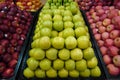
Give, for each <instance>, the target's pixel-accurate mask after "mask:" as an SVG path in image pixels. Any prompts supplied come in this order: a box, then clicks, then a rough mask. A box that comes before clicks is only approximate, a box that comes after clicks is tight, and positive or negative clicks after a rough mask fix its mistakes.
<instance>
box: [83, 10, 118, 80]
mask: <svg viewBox="0 0 120 80" xmlns="http://www.w3.org/2000/svg"><path fill="white" fill-rule="evenodd" d="M81 12H82V14H83V16H84V20H85V21H86V24H87V25H88V29H89V31H90V35H91V38H92V41H93V43H94V47H95V48H94V49H96V51H97V53H98V57H99V59H100V60H99V61H100V62H101V63H102V67H103V69H104V72H105V75H106V78H107V79H108V80H109V79H111V80H120V75H118V76H112V75H110V74H109V72H108V69H107V67H106V65H105V63H104V61H103V57H102V53H101V51H100V48H99V46H98V45H97V41H96V40H95V37H94V35H93V32H92V29H91V28H90V24H89V22H88V19H87V16H86V14H85V11H81Z"/></svg>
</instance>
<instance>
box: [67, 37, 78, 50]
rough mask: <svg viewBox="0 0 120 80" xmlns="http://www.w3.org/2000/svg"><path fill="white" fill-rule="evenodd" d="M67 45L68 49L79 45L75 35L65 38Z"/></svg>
mask: <svg viewBox="0 0 120 80" xmlns="http://www.w3.org/2000/svg"><path fill="white" fill-rule="evenodd" d="M65 46H66V48H67V49H74V48H76V46H77V40H76V38H75V37H73V36H69V37H67V38H66V39H65Z"/></svg>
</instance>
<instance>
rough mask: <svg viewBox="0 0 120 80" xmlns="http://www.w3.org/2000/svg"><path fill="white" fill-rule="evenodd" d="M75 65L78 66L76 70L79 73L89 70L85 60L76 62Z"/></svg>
mask: <svg viewBox="0 0 120 80" xmlns="http://www.w3.org/2000/svg"><path fill="white" fill-rule="evenodd" d="M75 65H76V70H78V71H84V70H85V69H87V62H86V60H84V59H82V60H80V61H76V63H75Z"/></svg>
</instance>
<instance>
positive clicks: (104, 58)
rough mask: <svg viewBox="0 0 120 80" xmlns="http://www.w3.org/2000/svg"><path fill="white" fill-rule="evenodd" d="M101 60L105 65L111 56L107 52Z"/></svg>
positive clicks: (109, 61) (108, 62)
mask: <svg viewBox="0 0 120 80" xmlns="http://www.w3.org/2000/svg"><path fill="white" fill-rule="evenodd" d="M103 61H104V63H105V64H106V65H108V64H110V63H111V62H112V60H111V57H110V56H109V55H107V54H106V55H104V56H103Z"/></svg>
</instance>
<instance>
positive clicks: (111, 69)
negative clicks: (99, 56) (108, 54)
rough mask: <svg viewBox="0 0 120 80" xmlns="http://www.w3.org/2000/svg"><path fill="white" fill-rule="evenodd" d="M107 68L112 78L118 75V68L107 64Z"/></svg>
mask: <svg viewBox="0 0 120 80" xmlns="http://www.w3.org/2000/svg"><path fill="white" fill-rule="evenodd" d="M107 68H108V71H109V73H110V74H111V75H113V76H117V75H118V74H119V73H120V71H119V68H118V67H116V66H114V64H108V65H107Z"/></svg>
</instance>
